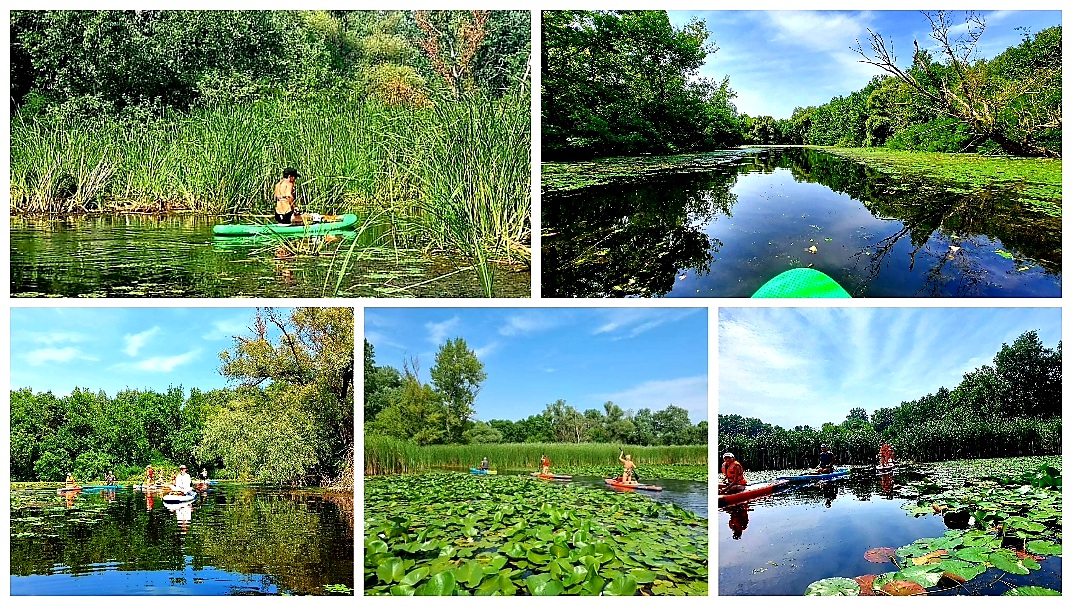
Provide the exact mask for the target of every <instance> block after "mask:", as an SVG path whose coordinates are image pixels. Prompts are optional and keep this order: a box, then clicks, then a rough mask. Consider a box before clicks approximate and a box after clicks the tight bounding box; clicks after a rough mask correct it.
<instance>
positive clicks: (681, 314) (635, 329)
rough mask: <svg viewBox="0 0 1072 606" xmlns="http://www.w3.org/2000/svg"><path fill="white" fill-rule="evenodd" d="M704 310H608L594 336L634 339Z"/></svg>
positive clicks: (594, 331) (593, 332)
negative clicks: (609, 335)
mask: <svg viewBox="0 0 1072 606" xmlns="http://www.w3.org/2000/svg"><path fill="white" fill-rule="evenodd" d="M704 311H705V310H704V309H702V308H684V309H637V308H628V309H607V310H605V311H604V313H603V322H602V324H600V325H599V326H597V327H596V328H595V330H593V331H592V334H594V335H599V334H614V335H616V336H618V337H619V338H632V337H635V336H637V335H639V334H642V333H645V332H647V331H649V330H652V329H654V328H657V327H659V326H661V325H663V324H668V323H671V322H677V321H678V320H681V319H684V318H687V317H689V316H691V315H693V314H696V313H701V312H704Z"/></svg>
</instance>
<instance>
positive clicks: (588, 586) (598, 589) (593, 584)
mask: <svg viewBox="0 0 1072 606" xmlns="http://www.w3.org/2000/svg"><path fill="white" fill-rule="evenodd" d="M606 584H607V580H606V579H604V578H603V577H601V576H599V575H592V576H591V577H589V579H588V580H587V581H585V582H584V585H583V588H584V592H585V595H599V594H600V593H602V592H603V587H604V585H606Z"/></svg>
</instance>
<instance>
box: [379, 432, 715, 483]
mask: <svg viewBox="0 0 1072 606" xmlns="http://www.w3.org/2000/svg"><path fill="white" fill-rule="evenodd" d="M620 448H623V447H619V446H617V445H614V444H592V443H582V444H563V443H557V444H546V443H525V444H521V443H509V444H487V443H484V444H480V443H472V444H432V445H427V446H418V445H416V444H414V443H413V442H412V441H406V440H400V439H398V438H392V437H388V436H382V435H375V434H366V435H365V445H364V449H365V456H364V458H363V460H364V465H365V468H364V469H365V475H380V474H387V473H413V472H418V471H426V470H430V469H441V468H444V467H447V468H456V469H468V468H470V467H476V466H477V465H478V464H479V463H480V461H481V459H483V458H484V457H487V458H488V462H489V463H490V465H491V469H496V470H498V469H503V470H506V469H528V470H532V471H536V470H537V469H538V468H539V463H540V457H541V456H542V455H545V454H546V455H547V456H548V457H549V458H550V459H551V465H552V468H553V470H554V471H556V472H558V473H567V474H568V473H570V472H571V471H576V470H577V469H579V468H581V467H584V468H588V469H591V468H593V467H595V466H598V467H600V469H601V470H602V469H603V468H604V467H605V466H611V468H613V471H612V472H611V473H609V474H608V475H607V476H605V477H611V476H614V475H618V474H620V472H621V465H620V464H619V463H618V455H619V454H620V452H621V451H620ZM624 448H625V449H626V452H628V453H629V454H630V455H632V457H633V461H635V462H636V464H637V466H638V468H639V469H640V470H641V474H642V475H644V472H645V470H648V469H649V466H650V465H660V466H668V465H673V466H678V465H706V464H707V446H706V445H696V446H624ZM594 475H600V474H594ZM676 475H678V474H671V475H653V476H652V477H660V478H670V477H674V476H676ZM704 478H705V479H706V472H704ZM689 479H691V477H690V478H689Z"/></svg>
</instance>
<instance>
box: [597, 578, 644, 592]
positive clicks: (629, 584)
mask: <svg viewBox="0 0 1072 606" xmlns="http://www.w3.org/2000/svg"><path fill="white" fill-rule="evenodd" d="M636 591H637V584H636V581H635V580H633V578H632V577H630V576H629V575H624V574H623V575H620V576H617V577H614V579H613V580H611V582H609V583H607V585H606V586H605V587H604V588H603V595H636Z"/></svg>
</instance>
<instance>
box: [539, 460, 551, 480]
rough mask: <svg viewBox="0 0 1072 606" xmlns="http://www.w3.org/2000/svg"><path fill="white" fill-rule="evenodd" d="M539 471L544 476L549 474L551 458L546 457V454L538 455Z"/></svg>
mask: <svg viewBox="0 0 1072 606" xmlns="http://www.w3.org/2000/svg"><path fill="white" fill-rule="evenodd" d="M540 473H542V474H543V475H545V476H549V475H551V459H548V458H547V455H543V456H542V457H540Z"/></svg>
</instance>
